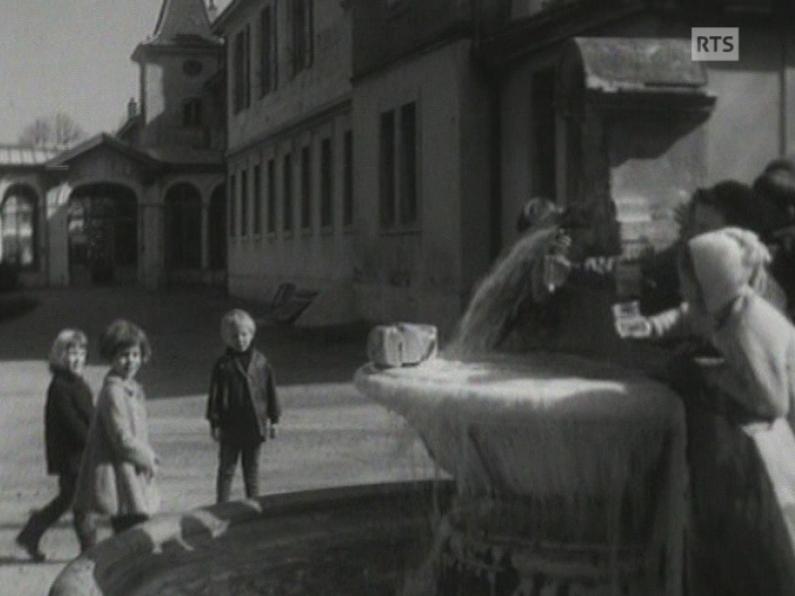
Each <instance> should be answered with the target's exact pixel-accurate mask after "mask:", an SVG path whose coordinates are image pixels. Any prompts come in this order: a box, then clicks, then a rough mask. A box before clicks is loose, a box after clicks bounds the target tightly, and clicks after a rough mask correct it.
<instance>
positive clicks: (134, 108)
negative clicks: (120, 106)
mask: <svg viewBox="0 0 795 596" xmlns="http://www.w3.org/2000/svg"><path fill="white" fill-rule="evenodd" d="M137 115H138V102H137V101H135V98H134V97H131V98H130V101H128V102H127V118H135V117H136V116H137Z"/></svg>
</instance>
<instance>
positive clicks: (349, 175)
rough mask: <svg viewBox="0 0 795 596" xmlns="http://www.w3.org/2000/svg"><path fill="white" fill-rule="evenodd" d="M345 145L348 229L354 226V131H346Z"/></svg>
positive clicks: (344, 212) (345, 222) (344, 198)
mask: <svg viewBox="0 0 795 596" xmlns="http://www.w3.org/2000/svg"><path fill="white" fill-rule="evenodd" d="M343 143H344V147H343V151H344V152H345V157H344V159H345V162H344V164H343V168H344V169H343V172H342V176H343V178H342V223H343V225H344V226H346V227H348V226H352V225H353V131H350V130H347V131H345V139H344V141H343Z"/></svg>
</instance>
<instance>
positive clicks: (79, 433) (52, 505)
mask: <svg viewBox="0 0 795 596" xmlns="http://www.w3.org/2000/svg"><path fill="white" fill-rule="evenodd" d="M87 343H88V342H87V340H86V336H85V334H84V333H83V332H82V331H78V330H75V329H64V330H63V331H61V332H60V333H59V334H58V337H56V338H55V342H54V343H53V346H52V349H51V351H50V370H51V371H52V381H51V382H50V386H49V388H48V389H47V404H46V406H45V412H44V416H45V418H44V439H45V443H46V453H47V472H48V473H49V474H51V475H55V476H58V487H59V492H58V495H57V496H56V497H55V498H54V499H53V500H52V501H50V502H49V503H48V504H47V505H46V506H45V507H44V508H43V509H40V510H38V511H36V512H35V513H34V514H33V515H32V516H31V517H30V519H29V520H28V523H27V524H25V527H24V528H23V529H22V531H21V532H20V533H19V535H18V536H17V538H16V541H17V544H19V545H20V546H21V547H22V548H24V549H25V550H26V551H27V553H28V554H29V555H30V557H31V558H32V559H33V560H35V561H43V560H44V559H45V556H44V553H42V552H41V550H40V549H39V541H40V540H41V537H42V536H43V535H44V533H45V532H46V531H47V530H48V529H49V528H50V527H51V526H52V525H53V524H54V523H55V522H57V521H58V520H59V519H60V518H61V517H62V516H63V514H64V513H66V511H67V510H68V509H69V508H70V507H71V506H72V501H73V499H74V494H75V487H76V485H77V473H78V472H79V471H80V459H81V458H82V456H83V450H84V448H85V445H86V438H87V436H88V428H89V425H90V423H91V417H92V415H93V413H94V402H93V399H92V397H91V389H89V387H88V385H87V384H86V382H85V380H84V379H83V370H84V367H85V363H86V346H87ZM74 527H75V532H76V533H77V538H78V540H79V542H80V549H81V551H83V550H86V548H88V547H89V546H91V545H92V544H93V543H94V542H95V533H96V532H95V529H94V525H93V521H92V519H91V517H90V516H87V515H83V514H76V515H75V518H74Z"/></svg>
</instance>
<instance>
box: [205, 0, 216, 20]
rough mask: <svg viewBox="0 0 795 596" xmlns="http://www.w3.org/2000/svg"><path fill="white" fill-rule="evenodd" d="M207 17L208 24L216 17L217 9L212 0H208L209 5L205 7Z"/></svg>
mask: <svg viewBox="0 0 795 596" xmlns="http://www.w3.org/2000/svg"><path fill="white" fill-rule="evenodd" d="M207 16H208V17H209V18H210V23H212V22H213V21H214V20H215V18H216V17H217V16H218V8H217V7H216V6H215V2H214V0H210V4H209V5H208V6H207Z"/></svg>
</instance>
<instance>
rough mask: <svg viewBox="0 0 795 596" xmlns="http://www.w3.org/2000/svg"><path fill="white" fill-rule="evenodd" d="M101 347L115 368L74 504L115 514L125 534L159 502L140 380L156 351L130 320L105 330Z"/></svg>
mask: <svg viewBox="0 0 795 596" xmlns="http://www.w3.org/2000/svg"><path fill="white" fill-rule="evenodd" d="M99 351H100V354H101V356H102V357H103V358H104V359H106V360H107V361H108V362H109V363H110V371H109V372H108V374H107V375H106V377H105V382H104V384H103V386H102V390H101V391H100V393H99V397H98V398H97V408H96V412H95V414H94V419H93V421H92V423H91V430H90V431H89V435H88V442H87V444H86V451H85V455H84V457H83V463H82V466H81V468H80V476H79V478H78V483H77V494H76V496H75V505H74V508H75V511H76V512H79V513H81V514H83V513H98V514H102V515H108V516H110V517H111V525H112V527H113V531H114V533H119V532H122V531H124V530H126V529H127V528H130V527H132V526H134V525H136V524H139V523H141V522H143V521H146V520H147V519H148V518H149V516H151V515H152V514H153V513H155V512H156V511H157V509H158V507H159V494H158V490H157V484H156V482H155V475H156V473H157V467H158V464H159V460H158V458H157V455H155V452H154V450H153V449H152V446H151V445H150V443H149V434H148V429H147V418H146V398H145V395H144V391H143V389H142V388H141V386H140V385H139V384H138V382H137V381H136V380H135V376H136V374H137V373H138V370H139V369H140V367H141V365H142V364H143V363H145V362H146V361H147V360H149V357H150V355H151V352H152V351H151V348H150V346H149V340H148V338H147V337H146V334H145V333H144V332H143V330H142V329H141V328H140V327H138V326H137V325H134V324H133V323H130V322H129V321H124V320H117V321H114V322H113V323H111V324H110V325H109V326H108V328H107V329H105V332H104V333H103V334H102V337H101V338H100V344H99Z"/></svg>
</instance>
